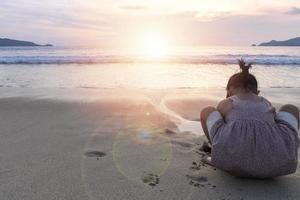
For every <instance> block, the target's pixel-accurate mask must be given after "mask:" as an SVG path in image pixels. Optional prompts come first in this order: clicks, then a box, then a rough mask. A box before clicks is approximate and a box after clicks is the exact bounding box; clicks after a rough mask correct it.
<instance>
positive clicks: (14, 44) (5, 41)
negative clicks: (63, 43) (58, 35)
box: [0, 38, 53, 47]
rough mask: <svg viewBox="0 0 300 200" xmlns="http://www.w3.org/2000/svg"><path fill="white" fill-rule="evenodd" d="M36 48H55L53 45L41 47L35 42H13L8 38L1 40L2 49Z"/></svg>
mask: <svg viewBox="0 0 300 200" xmlns="http://www.w3.org/2000/svg"><path fill="white" fill-rule="evenodd" d="M35 46H48V47H49V46H50V47H51V46H53V45H51V44H46V45H39V44H35V43H33V42H27V41H20V40H12V39H7V38H0V47H35Z"/></svg>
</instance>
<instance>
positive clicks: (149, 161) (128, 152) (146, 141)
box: [113, 124, 172, 182]
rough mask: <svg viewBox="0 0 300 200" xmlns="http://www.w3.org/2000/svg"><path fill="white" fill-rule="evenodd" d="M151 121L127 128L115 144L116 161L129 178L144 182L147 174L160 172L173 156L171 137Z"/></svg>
mask: <svg viewBox="0 0 300 200" xmlns="http://www.w3.org/2000/svg"><path fill="white" fill-rule="evenodd" d="M161 131H162V130H160V129H156V128H155V127H152V126H151V125H149V124H143V125H139V126H132V127H128V128H127V129H126V130H125V131H122V132H121V133H119V134H118V135H117V137H116V139H115V143H114V145H113V160H114V162H115V165H116V167H117V169H118V170H119V171H120V172H121V173H122V174H123V175H124V176H125V177H127V178H128V179H130V180H134V181H139V182H140V181H142V179H141V177H143V175H144V174H145V173H153V174H157V175H161V174H163V173H164V171H165V170H166V169H167V168H168V166H169V164H170V162H171V159H172V145H171V142H170V141H169V138H168V137H166V136H163V135H162V134H161Z"/></svg>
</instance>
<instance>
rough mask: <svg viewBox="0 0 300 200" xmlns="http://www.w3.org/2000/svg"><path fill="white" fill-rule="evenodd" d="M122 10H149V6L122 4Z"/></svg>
mask: <svg viewBox="0 0 300 200" xmlns="http://www.w3.org/2000/svg"><path fill="white" fill-rule="evenodd" d="M119 8H120V9H122V10H147V9H148V7H147V6H139V5H127V6H120V7H119Z"/></svg>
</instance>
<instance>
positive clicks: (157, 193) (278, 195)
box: [0, 88, 300, 200]
mask: <svg viewBox="0 0 300 200" xmlns="http://www.w3.org/2000/svg"><path fill="white" fill-rule="evenodd" d="M298 90H299V89H298ZM298 90H291V91H289V92H287V91H285V92H284V93H285V95H284V96H280V95H279V94H280V90H272V91H264V93H265V94H268V95H269V96H267V97H269V98H270V99H271V100H273V101H274V102H275V103H276V105H277V107H278V106H279V105H280V104H282V102H283V101H282V99H285V100H286V101H289V102H287V103H294V102H296V103H297V102H300V101H299V97H300V95H299V94H300V93H299V91H298ZM0 92H1V95H0V97H1V98H0V127H1V132H0V160H1V162H0V197H1V199H22V200H27V199H28V200H35V199H70V200H71V199H72V200H77V199H78V200H85V199H110V200H113V199H133V200H135V199H136V200H140V199H147V200H148V199H149V200H150V199H195V200H196V199H220V200H221V199H239V200H240V199H300V192H299V187H300V173H299V172H300V171H297V173H296V174H294V175H290V176H285V177H279V178H276V179H271V180H259V181H258V180H249V179H239V178H235V177H232V176H230V175H228V174H226V173H224V172H222V171H219V170H217V169H215V168H213V167H210V166H206V165H199V161H200V158H201V155H200V154H199V153H198V149H199V148H200V146H201V144H202V143H203V141H205V138H204V136H199V135H201V134H202V133H199V135H195V134H191V133H188V132H180V130H179V129H178V127H176V123H174V120H171V118H172V116H169V115H168V113H165V112H161V111H160V110H159V108H160V107H159V106H156V104H155V103H153V102H160V101H161V100H160V99H161V98H162V97H164V96H166V92H165V91H163V92H162V91H159V92H158V91H143V92H144V93H143V94H141V93H139V92H136V91H135V92H133V91H124V90H122V91H118V92H116V91H104V92H103V91H94V90H93V91H86V90H72V91H70V90H66V89H53V90H50V89H49V90H46V91H45V90H38V89H37V90H31V91H29V89H28V90H26V89H19V90H18V91H16V89H13V88H11V89H7V88H4V89H3V88H1V89H0ZM184 93H186V94H184ZM29 94H30V95H29ZM116 94H118V95H116ZM167 94H168V95H167V96H168V98H166V99H165V104H166V106H167V107H168V108H169V109H171V110H172V111H174V112H175V113H177V114H178V115H179V116H181V117H183V118H185V119H191V120H197V119H198V118H199V116H198V114H199V111H200V110H201V109H202V108H203V107H205V106H207V105H216V104H217V102H218V101H219V100H220V99H221V98H222V91H220V92H214V93H211V94H206V95H205V96H204V92H202V93H201V92H199V91H197V92H195V91H190V90H184V91H172V92H171V95H169V93H167ZM203 96H204V97H203ZM149 98H150V101H149ZM158 105H159V104H158ZM298 106H299V104H298ZM199 127H200V124H199ZM166 130H174V132H170V131H166ZM200 130H201V127H200Z"/></svg>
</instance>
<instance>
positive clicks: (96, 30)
mask: <svg viewBox="0 0 300 200" xmlns="http://www.w3.org/2000/svg"><path fill="white" fill-rule="evenodd" d="M299 24H300V0H39V1H38V0H1V1H0V27H1V29H0V38H13V39H20V40H29V41H34V42H36V43H40V44H45V43H52V44H55V45H59V46H67V45H70V46H76V45H83V46H108V47H110V46H116V47H118V46H122V47H127V46H134V45H138V43H139V41H142V40H146V39H145V38H147V37H148V36H149V35H150V37H151V35H158V36H157V38H160V39H161V38H163V40H164V41H165V42H167V43H168V44H171V45H174V46H205V45H251V44H258V43H261V42H265V41H270V40H272V39H276V40H285V39H289V38H293V37H297V36H299V37H300V26H299ZM154 41H155V40H154V39H153V42H154Z"/></svg>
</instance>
